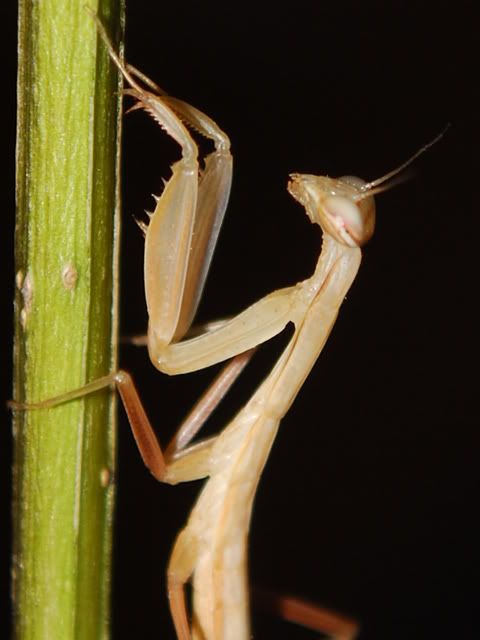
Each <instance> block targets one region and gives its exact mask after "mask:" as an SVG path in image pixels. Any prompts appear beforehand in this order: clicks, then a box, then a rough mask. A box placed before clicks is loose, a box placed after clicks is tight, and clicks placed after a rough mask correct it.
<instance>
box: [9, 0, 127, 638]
mask: <svg viewBox="0 0 480 640" xmlns="http://www.w3.org/2000/svg"><path fill="white" fill-rule="evenodd" d="M85 3H86V0H42V2H39V1H38V0H21V1H20V7H19V74H18V131H17V135H18V138H17V224H16V245H15V254H16V255H15V259H16V283H17V296H16V321H15V347H14V357H15V377H14V380H15V382H14V397H15V398H16V399H17V400H19V401H22V402H27V403H28V402H34V401H39V400H42V399H46V398H49V397H51V396H54V395H57V394H59V393H62V392H64V391H68V390H70V389H73V388H76V387H80V386H82V385H83V384H85V383H86V382H87V381H89V380H92V379H95V378H97V377H99V376H102V375H104V374H105V373H107V372H109V371H111V370H112V369H114V368H115V366H116V360H115V358H116V356H115V354H116V328H117V327H116V325H117V312H116V304H117V282H118V274H117V271H116V270H117V266H116V265H117V247H118V229H119V223H118V220H119V216H118V214H119V211H118V209H119V207H118V166H119V152H118V149H119V146H118V140H119V132H120V100H121V92H120V91H119V89H120V80H119V78H118V74H117V71H116V69H115V68H114V67H113V65H111V64H110V61H109V59H108V56H107V53H106V51H105V47H104V46H103V45H102V43H101V41H100V40H99V39H98V38H97V33H96V28H95V24H94V22H93V20H92V18H91V16H90V15H89V14H88V13H87V11H86V10H85ZM88 4H89V6H90V7H91V9H92V10H93V11H94V12H95V13H97V14H98V15H99V16H100V18H101V19H102V21H103V23H104V24H105V26H106V28H107V30H108V32H109V33H110V34H111V35H112V38H113V41H114V42H115V43H117V42H118V39H119V35H120V33H121V31H122V27H123V0H89V1H88ZM114 408H115V407H114V400H113V395H112V394H109V392H108V390H107V391H105V392H99V393H97V394H94V395H92V396H91V397H86V398H83V399H81V400H76V401H73V402H69V403H67V404H65V405H62V406H58V407H56V408H54V409H48V410H46V409H45V410H38V411H26V412H17V413H16V415H15V422H14V434H15V463H14V483H15V484H14V505H13V520H14V559H13V571H12V574H13V598H14V635H15V637H16V638H18V639H22V640H23V639H27V638H28V639H30V638H35V639H45V640H56V639H58V640H69V639H71V638H72V639H73V638H75V639H80V638H82V639H83V638H84V639H85V640H87V639H88V640H92V639H94V638H106V637H108V632H109V601H110V594H109V591H110V568H111V538H112V509H113V497H114V495H113V493H114V492H113V484H112V482H111V478H112V477H113V472H114V458H115V456H114V453H115V452H114V423H113V420H114V414H115V411H114Z"/></svg>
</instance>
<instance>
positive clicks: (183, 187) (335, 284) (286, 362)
mask: <svg viewBox="0 0 480 640" xmlns="http://www.w3.org/2000/svg"><path fill="white" fill-rule="evenodd" d="M99 30H100V32H101V34H102V35H103V37H104V40H105V41H106V43H107V46H108V48H109V51H110V55H111V56H112V58H113V59H114V61H115V62H116V64H117V66H118V67H119V69H120V70H121V72H122V73H123V75H124V76H125V78H126V80H127V82H128V83H129V85H130V88H129V89H127V91H126V92H125V93H126V94H127V95H130V96H132V97H134V98H135V99H136V100H137V103H136V105H135V106H134V108H142V109H145V110H146V111H148V112H149V113H150V114H151V115H152V116H153V117H154V118H155V120H156V121H157V122H158V123H159V124H160V125H161V127H162V128H163V129H164V130H165V131H166V132H167V133H168V134H169V135H170V136H171V137H172V138H173V139H174V140H176V141H177V142H178V144H179V145H180V147H181V150H182V158H181V160H180V161H178V162H176V163H175V164H174V165H173V167H172V176H171V178H170V179H169V180H168V182H167V183H166V185H165V189H164V191H163V193H162V195H161V197H160V198H158V199H157V205H156V208H155V211H154V212H153V213H152V214H151V217H150V222H149V224H148V225H145V224H142V225H141V226H142V229H143V230H144V232H145V293H146V300H147V308H148V313H149V327H148V336H147V346H148V351H149V355H150V358H151V360H152V362H153V364H154V365H155V366H156V367H157V368H158V369H160V370H161V371H164V372H166V373H170V374H176V373H185V372H189V371H195V370H198V369H201V368H204V367H207V366H210V365H212V364H215V363H218V362H221V361H224V360H228V359H229V358H233V360H232V361H231V362H230V363H228V364H227V365H226V367H225V368H224V370H223V371H222V372H221V374H220V375H219V376H218V377H217V379H216V380H215V381H214V382H213V383H212V385H211V387H210V389H209V391H208V392H207V393H206V394H205V396H204V397H203V398H202V399H201V400H200V401H199V403H198V404H197V406H196V407H195V408H194V410H193V412H192V413H191V414H190V415H189V416H188V417H187V419H186V421H185V422H184V423H183V425H181V427H180V429H179V431H178V432H177V435H176V436H175V437H174V439H173V440H172V442H171V444H170V445H169V446H168V447H167V449H166V450H165V453H164V452H162V450H161V448H160V446H159V444H158V441H157V439H156V436H155V434H154V431H153V429H152V427H151V426H150V423H149V421H148V418H147V416H146V414H145V412H144V410H143V407H142V404H141V402H140V400H139V397H138V394H137V392H136V390H135V386H134V384H133V381H132V379H131V377H130V376H129V374H127V373H125V372H123V371H120V372H117V373H114V374H111V375H109V376H106V377H105V378H102V379H101V380H97V381H94V382H93V383H90V384H89V385H87V386H86V387H84V388H82V389H80V390H78V391H74V392H70V393H67V394H63V395H62V396H60V397H59V398H56V399H52V400H50V401H47V402H43V403H39V404H38V405H37V406H38V407H44V408H45V407H48V406H52V405H54V404H58V403H59V402H65V401H67V400H70V399H74V398H76V397H79V396H81V395H85V394H86V393H90V392H93V391H95V390H98V389H101V388H104V387H106V386H109V385H111V384H116V386H117V388H118V390H119V392H120V395H121V397H122V400H123V403H124V406H125V409H126V411H127V414H128V417H129V421H130V424H131V427H132V431H133V433H134V436H135V439H136V442H137V445H138V448H139V450H140V453H141V455H142V458H143V460H144V462H145V464H146V466H147V467H148V468H149V469H150V470H151V472H152V473H153V475H154V476H155V477H156V478H157V479H159V480H161V481H164V482H169V483H171V484H175V483H177V482H183V481H186V480H191V479H197V478H202V477H206V476H209V480H208V482H207V483H206V485H205V488H204V490H203V491H202V493H201V495H200V497H199V499H198V502H197V504H196V506H195V507H194V509H193V511H192V513H191V515H190V518H189V520H188V523H187V525H186V526H185V528H184V529H183V531H182V532H181V533H180V535H179V536H178V538H177V541H176V543H175V547H174V550H173V552H172V556H171V560H170V565H169V569H168V588H169V597H170V604H171V611H172V616H173V620H174V624H175V629H176V632H177V636H178V638H180V639H181V640H188V639H189V638H190V637H191V635H192V636H193V637H194V638H197V639H200V638H202V639H204V640H205V639H206V640H247V639H248V638H249V637H250V628H249V615H248V608H249V607H248V590H247V571H246V555H247V535H248V528H249V520H250V514H251V508H252V504H253V499H254V495H255V490H256V486H257V483H258V481H259V478H260V475H261V472H262V470H263V467H264V465H265V462H266V459H267V457H268V453H269V451H270V448H271V446H272V443H273V440H274V437H275V434H276V431H277V429H278V426H279V423H280V420H281V419H282V418H283V416H284V415H285V414H286V412H287V411H288V409H289V408H290V406H291V404H292V402H293V401H294V399H295V397H296V395H297V394H298V392H299V390H300V388H301V386H302V384H303V382H304V380H305V378H306V377H307V376H308V374H309V372H310V370H311V368H312V367H313V365H314V363H315V361H316V359H317V358H318V356H319V354H320V352H321V350H322V349H323V346H324V344H325V342H326V340H327V338H328V336H329V333H330V331H331V329H332V327H333V325H334V323H335V320H336V317H337V314H338V310H339V308H340V305H341V304H342V302H343V300H344V298H345V295H346V293H347V291H348V290H349V288H350V286H351V284H352V282H353V280H354V279H355V276H356V273H357V271H358V268H359V265H360V260H361V251H360V247H361V246H362V245H363V244H365V243H366V242H367V241H368V240H369V238H370V237H371V235H372V234H373V230H374V224H375V205H374V200H373V195H374V194H375V193H378V192H380V191H383V190H384V189H385V188H386V187H385V181H386V180H387V179H390V178H392V177H393V176H394V175H396V174H397V173H398V170H396V171H394V172H391V173H390V174H387V176H384V177H383V178H380V179H378V180H375V181H374V182H371V183H365V182H363V181H361V180H359V179H358V178H352V177H345V178H341V179H338V180H335V179H330V178H325V177H321V176H313V175H300V174H293V175H292V176H291V180H290V182H289V185H288V189H289V191H290V193H291V195H292V196H293V197H294V198H295V199H296V200H297V201H298V202H300V203H301V204H302V205H303V206H304V207H305V210H306V213H307V215H308V216H309V217H310V219H311V221H312V222H313V223H315V224H318V225H320V227H321V228H322V231H323V236H324V238H323V246H322V252H321V255H320V257H319V259H318V263H317V266H316V269H315V272H314V274H313V275H312V276H311V277H310V278H308V279H307V280H305V281H304V282H301V283H299V284H297V285H296V286H294V287H288V288H285V289H281V290H279V291H275V292H273V293H272V294H270V295H268V296H266V297H265V298H263V299H262V300H260V301H258V302H257V303H255V304H254V305H252V306H251V307H249V308H248V309H246V310H245V311H244V312H243V313H241V314H239V315H238V316H236V317H234V318H232V319H230V320H226V321H223V322H220V323H217V324H213V325H210V326H208V327H207V330H206V331H205V332H204V333H201V334H200V335H198V336H196V337H193V338H190V339H184V340H183V341H182V342H179V340H181V339H182V338H184V337H185V335H186V333H187V331H188V330H189V328H190V325H191V323H192V320H193V317H194V314H195V311H196V309H197V306H198V303H199V300H200V297H201V293H202V290H203V286H204V283H205V278H206V275H207V272H208V268H209V265H210V262H211V259H212V254H213V250H214V247H215V243H216V240H217V236H218V230H219V228H220V225H221V221H222V218H223V215H224V212H225V208H226V205H227V201H228V196H229V192H230V183H231V174H232V158H231V155H230V150H229V148H230V143H229V140H228V137H227V136H226V135H225V134H224V133H223V132H222V131H221V130H220V129H219V127H218V126H217V125H216V124H215V123H214V122H213V121H212V120H211V119H210V118H209V117H208V116H206V115H205V114H203V113H201V112H200V111H198V110H197V109H195V108H194V107H191V106H190V105H188V104H187V103H185V102H183V101H180V100H177V99H174V98H171V97H170V96H167V95H166V94H165V93H164V92H163V91H162V90H161V89H160V88H159V87H157V85H156V84H155V83H153V82H152V81H150V80H149V79H148V78H146V76H144V75H143V74H142V73H140V72H139V71H137V70H136V69H134V68H133V67H125V66H124V65H123V63H122V61H121V60H119V58H118V56H117V55H116V53H115V52H114V51H113V49H112V47H111V45H110V43H109V42H108V39H107V37H106V35H105V32H104V30H103V27H102V26H101V25H100V24H99ZM138 80H140V81H141V82H142V83H143V85H146V87H148V89H146V88H145V87H144V86H143V85H142V84H140V83H139V82H138ZM187 127H190V128H192V129H193V130H195V131H197V132H198V133H200V134H201V135H204V136H206V137H208V138H210V139H211V140H212V141H213V143H214V146H215V150H214V151H213V152H212V153H211V154H210V155H209V156H207V158H206V159H205V163H204V169H203V171H200V170H199V165H198V159H197V157H198V150H197V147H196V145H195V143H194V141H193V139H192V137H191V135H190V133H189V130H188V128H187ZM425 148H426V147H425ZM425 148H423V149H422V150H421V151H420V152H422V151H423V150H424V149H425ZM416 155H418V154H415V156H414V157H416ZM410 161H411V160H410ZM410 161H409V162H410ZM406 164H408V163H405V165H406ZM405 165H402V167H401V168H403V167H404V166H405ZM288 323H292V324H293V325H294V332H293V335H292V337H291V339H290V341H289V342H288V344H287V346H286V348H285V350H284V352H283V353H282V355H281V356H280V358H279V360H278V362H277V363H276V365H275V366H274V368H273V369H272V371H271V373H270V374H269V375H268V376H267V378H266V379H265V380H264V382H263V383H262V384H261V385H260V387H259V388H258V390H257V391H256V392H255V393H254V395H253V396H252V398H251V399H250V400H249V402H248V403H247V404H246V405H245V407H244V408H243V409H242V410H241V411H240V412H239V413H238V414H237V415H236V416H235V418H234V419H233V420H232V421H231V423H230V424H229V425H227V427H226V428H225V429H224V431H223V432H222V433H220V435H218V436H216V437H213V438H210V439H208V440H205V441H203V442H199V443H198V444H193V445H191V444H190V443H191V440H192V438H193V437H194V436H195V435H196V433H197V432H198V430H199V429H200V428H201V426H202V424H203V423H204V422H205V420H206V419H207V417H208V415H209V414H210V413H211V411H212V410H213V409H214V408H215V406H216V405H217V404H218V402H219V401H220V400H221V398H222V397H223V396H224V395H225V393H226V392H227V391H228V389H229V387H230V386H231V384H232V383H233V381H234V380H235V379H236V377H237V376H238V375H239V374H240V372H241V371H242V370H243V368H244V366H245V365H246V363H247V362H248V360H249V358H250V357H251V355H252V352H253V349H254V348H255V347H256V346H257V345H259V344H261V343H262V342H265V341H266V340H268V339H269V338H271V337H273V336H274V335H276V334H278V333H279V332H281V331H282V330H283V328H284V327H285V326H286V325H287V324H288ZM17 408H20V407H19V405H17ZM29 408H33V407H32V405H30V406H29ZM190 579H192V581H193V587H194V600H193V610H192V624H191V627H190V624H189V620H188V615H187V607H186V604H185V597H184V585H185V583H186V582H187V581H188V580H190ZM291 602H293V601H291ZM297 611H298V608H297ZM311 613H312V610H311V609H309V614H308V615H310V614H311ZM292 617H293V614H292ZM316 620H317V625H316V626H317V627H318V628H321V627H322V624H323V625H324V626H328V631H329V633H331V635H332V636H333V637H336V638H339V639H340V638H343V639H345V638H353V637H354V636H355V634H356V626H355V625H354V624H352V623H351V622H349V621H347V622H346V621H344V620H341V619H335V617H333V618H332V616H327V617H325V616H323V617H322V615H320V616H317V619H316Z"/></svg>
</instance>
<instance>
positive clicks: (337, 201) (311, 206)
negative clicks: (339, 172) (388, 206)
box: [288, 173, 375, 247]
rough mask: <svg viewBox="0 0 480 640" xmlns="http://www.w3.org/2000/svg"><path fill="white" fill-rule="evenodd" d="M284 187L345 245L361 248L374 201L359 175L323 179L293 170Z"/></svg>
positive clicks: (372, 216)
mask: <svg viewBox="0 0 480 640" xmlns="http://www.w3.org/2000/svg"><path fill="white" fill-rule="evenodd" d="M288 190H289V192H290V193H291V195H292V196H293V197H294V198H295V200H298V202H300V204H302V205H303V206H304V207H305V210H306V212H307V215H308V217H309V218H310V220H311V221H312V222H314V223H316V224H319V225H320V226H321V227H322V229H323V231H324V232H325V233H328V234H329V235H330V236H332V237H333V238H334V239H335V240H336V241H337V242H340V243H341V244H344V245H346V246H347V247H361V246H363V245H364V244H365V243H366V242H368V240H370V238H371V237H372V235H373V231H374V228H375V200H374V199H373V195H372V194H371V193H370V191H369V184H368V183H367V182H364V181H363V180H361V179H360V178H355V177H353V176H344V177H343V178H337V179H334V178H326V177H324V176H313V175H306V174H300V173H294V174H291V176H290V182H289V183H288Z"/></svg>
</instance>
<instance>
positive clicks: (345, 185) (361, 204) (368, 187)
mask: <svg viewBox="0 0 480 640" xmlns="http://www.w3.org/2000/svg"><path fill="white" fill-rule="evenodd" d="M447 128H448V125H447V127H446V128H445V129H444V130H443V131H442V132H441V133H440V134H439V135H438V136H436V137H435V138H434V139H433V140H432V141H431V142H428V143H427V144H426V145H424V146H423V147H421V148H420V149H419V150H418V151H417V152H416V153H414V154H413V156H411V157H410V158H409V159H408V160H407V161H406V162H404V163H402V164H401V165H400V166H399V167H397V168H396V169H393V171H389V172H388V173H387V174H385V175H384V176H382V177H381V178H377V179H376V180H373V181H372V182H365V181H364V180H361V179H360V178H355V177H354V176H344V177H343V178H327V177H325V176H313V175H308V174H301V173H292V174H291V175H290V182H289V183H288V190H289V192H290V193H291V195H292V196H293V197H294V198H295V200H298V202H300V204H302V205H303V206H304V207H305V210H306V212H307V215H308V217H309V218H310V220H311V221H312V222H314V223H316V224H319V225H320V226H321V227H322V229H323V231H324V232H325V233H328V234H329V235H330V236H332V237H333V238H334V239H335V240H336V241H337V242H340V243H341V244H343V245H346V246H347V247H352V248H353V247H361V246H363V245H364V244H365V243H366V242H368V241H369V240H370V238H371V237H372V235H373V231H374V229H375V201H374V199H373V196H374V195H376V194H377V193H382V192H383V191H387V189H390V188H391V187H393V186H394V185H395V184H398V183H399V182H403V181H404V180H405V179H406V174H405V172H404V169H406V167H408V166H409V165H410V164H411V163H412V162H413V161H414V160H415V159H416V158H418V156H419V155H421V154H422V153H424V152H425V151H426V150H427V149H429V148H430V147H431V146H432V145H434V144H435V143H436V142H438V140H440V138H441V137H442V136H443V135H444V133H445V131H446V130H447Z"/></svg>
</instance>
